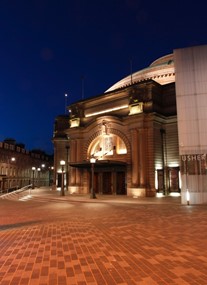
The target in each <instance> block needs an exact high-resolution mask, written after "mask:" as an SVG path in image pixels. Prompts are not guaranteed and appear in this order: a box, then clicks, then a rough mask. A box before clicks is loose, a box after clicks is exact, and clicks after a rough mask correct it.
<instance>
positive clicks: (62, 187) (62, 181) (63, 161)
mask: <svg viewBox="0 0 207 285" xmlns="http://www.w3.org/2000/svg"><path fill="white" fill-rule="evenodd" d="M60 165H61V167H62V179H61V192H60V193H61V196H65V191H64V166H65V160H61V161H60Z"/></svg>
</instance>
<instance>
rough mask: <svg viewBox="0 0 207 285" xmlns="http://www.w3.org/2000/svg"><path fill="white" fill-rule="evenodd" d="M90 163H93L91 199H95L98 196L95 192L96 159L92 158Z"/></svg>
mask: <svg viewBox="0 0 207 285" xmlns="http://www.w3.org/2000/svg"><path fill="white" fill-rule="evenodd" d="M90 163H91V195H90V198H91V199H95V198H96V194H95V192H94V164H95V163H96V159H95V157H91V158H90Z"/></svg>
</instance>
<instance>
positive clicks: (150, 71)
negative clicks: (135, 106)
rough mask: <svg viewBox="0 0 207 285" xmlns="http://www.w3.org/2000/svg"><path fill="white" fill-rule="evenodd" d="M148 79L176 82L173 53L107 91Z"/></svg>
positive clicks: (162, 83) (163, 82)
mask: <svg viewBox="0 0 207 285" xmlns="http://www.w3.org/2000/svg"><path fill="white" fill-rule="evenodd" d="M148 79H152V80H154V81H156V82H158V83H159V84H161V85H165V84H168V83H172V82H175V68H174V61H173V54H169V55H166V56H163V57H160V58H159V59H157V60H155V61H153V62H152V63H151V64H150V66H149V67H147V68H144V69H142V70H140V71H137V72H135V73H133V74H132V75H128V76H127V77H125V78H123V79H121V80H120V81H118V82H117V83H115V84H114V85H112V86H111V87H110V88H109V89H107V90H106V91H105V93H106V92H110V91H114V90H116V89H118V88H122V87H125V86H127V85H131V83H132V84H133V83H137V82H139V81H144V80H148ZM131 81H132V82H131Z"/></svg>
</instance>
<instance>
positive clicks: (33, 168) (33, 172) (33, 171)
mask: <svg viewBox="0 0 207 285" xmlns="http://www.w3.org/2000/svg"><path fill="white" fill-rule="evenodd" d="M35 169H36V168H35V167H34V166H33V167H32V189H34V174H35Z"/></svg>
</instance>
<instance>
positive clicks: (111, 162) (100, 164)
mask: <svg viewBox="0 0 207 285" xmlns="http://www.w3.org/2000/svg"><path fill="white" fill-rule="evenodd" d="M69 165H70V166H72V167H77V168H91V163H90V161H81V162H71V163H69ZM94 165H95V167H99V168H101V167H107V166H110V167H116V166H126V165H127V163H126V162H122V161H116V160H96V163H94Z"/></svg>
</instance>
